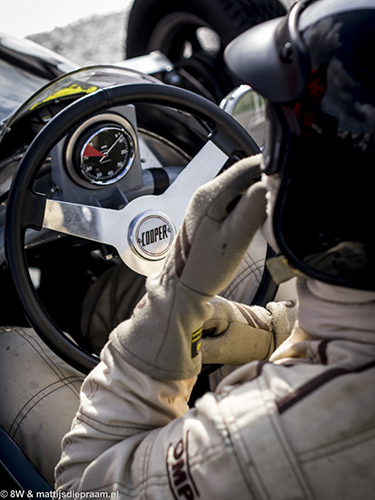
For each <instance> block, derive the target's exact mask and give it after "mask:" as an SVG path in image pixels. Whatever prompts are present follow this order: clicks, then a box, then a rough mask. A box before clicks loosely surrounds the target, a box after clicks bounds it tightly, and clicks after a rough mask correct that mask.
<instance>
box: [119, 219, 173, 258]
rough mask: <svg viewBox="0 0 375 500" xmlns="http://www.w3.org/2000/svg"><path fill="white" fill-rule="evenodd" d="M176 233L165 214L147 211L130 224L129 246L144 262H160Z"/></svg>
mask: <svg viewBox="0 0 375 500" xmlns="http://www.w3.org/2000/svg"><path fill="white" fill-rule="evenodd" d="M176 232H177V231H176V228H175V226H174V224H173V222H172V220H171V219H170V218H169V217H168V216H167V215H166V214H164V213H162V212H154V211H147V212H144V213H142V214H140V215H139V216H138V217H136V218H135V219H133V221H132V223H131V224H130V227H129V234H128V240H129V245H130V248H131V249H132V250H133V251H134V252H135V253H136V254H137V255H138V256H140V257H141V258H143V259H145V260H151V261H154V260H161V259H163V258H164V257H165V255H166V254H167V253H168V251H169V249H170V248H171V245H172V243H173V240H174V238H175V235H176Z"/></svg>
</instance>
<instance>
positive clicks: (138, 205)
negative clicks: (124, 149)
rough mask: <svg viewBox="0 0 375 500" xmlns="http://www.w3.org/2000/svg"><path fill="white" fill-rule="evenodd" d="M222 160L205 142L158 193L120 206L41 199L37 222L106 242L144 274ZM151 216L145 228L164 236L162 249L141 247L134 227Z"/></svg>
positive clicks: (156, 264)
mask: <svg viewBox="0 0 375 500" xmlns="http://www.w3.org/2000/svg"><path fill="white" fill-rule="evenodd" d="M227 160H228V156H227V155H226V154H225V153H223V151H221V149H219V148H218V147H217V146H216V145H215V144H214V143H213V142H211V141H208V142H207V143H206V144H205V145H204V146H203V148H202V149H201V150H200V151H199V152H198V154H197V155H196V156H195V157H194V158H193V159H192V160H191V161H190V162H189V163H188V165H187V166H186V167H185V169H184V170H183V171H182V172H181V174H180V175H179V176H178V177H177V179H176V180H175V181H174V182H173V184H171V186H170V187H169V188H168V189H167V190H166V191H165V192H164V193H163V194H162V195H159V196H154V195H149V196H142V197H139V198H135V199H134V200H132V201H131V202H130V203H128V204H127V205H126V206H125V207H124V208H122V209H121V210H111V209H107V208H101V207H95V206H90V205H79V204H76V203H69V202H65V201H58V200H46V208H45V213H44V219H43V227H44V228H45V229H50V230H54V231H58V232H60V233H64V234H69V235H71V236H76V237H80V238H85V239H88V240H92V241H96V242H100V243H104V244H106V245H111V246H113V247H115V248H116V249H117V251H118V253H119V255H120V257H121V259H122V260H123V261H124V262H125V264H126V265H127V266H129V267H130V268H131V269H133V270H134V271H136V272H138V273H139V274H144V275H146V276H148V275H150V274H152V273H153V272H157V271H158V270H159V269H160V268H161V267H162V265H163V260H164V258H165V257H166V255H167V253H168V250H169V248H170V246H171V243H172V240H173V238H174V236H175V234H176V233H177V231H178V229H179V228H180V226H181V224H182V221H183V218H184V216H185V212H186V209H187V207H188V204H189V202H190V199H191V197H192V195H193V193H194V192H195V191H196V189H197V188H198V187H199V186H201V185H202V184H204V183H206V182H208V181H209V180H210V179H212V178H214V177H215V176H216V175H217V174H218V173H219V172H220V170H221V169H222V168H223V166H224V165H225V163H226V162H227ZM152 218H154V220H155V224H156V226H155V228H153V229H151V230H152V231H155V230H157V237H158V238H159V241H160V240H161V239H165V240H168V241H165V242H163V243H164V245H162V251H160V245H159V247H158V251H154V253H152V252H149V251H147V250H145V251H143V250H144V246H145V245H146V240H145V241H143V244H142V239H145V238H149V235H148V234H146V233H147V229H145V230H144V231H143V233H142V230H140V231H138V233H137V231H134V228H138V227H140V225H141V224H142V222H143V219H145V220H150V219H152ZM155 224H154V225H155ZM164 226H166V227H164ZM148 227H149V226H148ZM159 227H160V228H161V229H160V234H159ZM149 231H150V229H149ZM163 231H164V232H163ZM143 235H145V236H143ZM152 238H154V235H152Z"/></svg>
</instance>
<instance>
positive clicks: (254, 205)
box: [222, 182, 267, 248]
mask: <svg viewBox="0 0 375 500" xmlns="http://www.w3.org/2000/svg"><path fill="white" fill-rule="evenodd" d="M266 192H267V191H266V188H265V187H264V185H263V184H262V183H260V182H257V183H255V184H253V185H252V186H251V187H250V188H249V189H248V190H247V191H246V192H245V193H244V194H243V195H242V196H241V199H240V200H239V201H238V203H237V205H236V206H235V207H234V208H233V210H232V212H231V213H230V214H229V215H228V217H227V218H226V219H225V220H224V221H223V227H222V231H223V233H224V234H236V240H240V239H241V236H242V238H243V239H244V240H245V244H246V248H248V246H249V245H250V243H251V240H252V239H253V237H254V235H255V233H256V231H257V230H258V229H259V228H260V227H261V226H262V224H263V222H264V220H265V218H266V206H267V202H266Z"/></svg>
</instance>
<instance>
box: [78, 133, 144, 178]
mask: <svg viewBox="0 0 375 500" xmlns="http://www.w3.org/2000/svg"><path fill="white" fill-rule="evenodd" d="M133 149H134V148H133V139H132V138H131V136H130V135H129V134H128V133H127V132H126V130H125V129H123V128H121V127H120V126H117V125H105V126H103V127H101V128H99V129H95V130H94V131H91V132H90V131H88V132H86V134H84V135H83V137H81V138H80V140H79V141H78V142H77V145H76V154H77V155H78V158H77V157H76V166H77V167H78V169H79V172H78V173H79V174H80V175H81V176H82V177H83V178H85V179H87V180H88V181H89V182H92V183H94V184H99V185H103V184H111V183H113V182H116V181H117V180H119V179H120V178H121V177H122V176H123V175H125V174H126V172H127V170H128V169H129V168H130V164H131V159H132V157H133Z"/></svg>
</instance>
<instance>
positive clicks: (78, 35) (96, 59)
mask: <svg viewBox="0 0 375 500" xmlns="http://www.w3.org/2000/svg"><path fill="white" fill-rule="evenodd" d="M129 11H130V6H129V7H128V8H126V9H124V11H122V12H119V13H116V14H110V15H106V16H94V17H91V18H89V19H84V20H81V21H77V22H76V23H72V24H69V25H68V26H66V27H64V28H56V29H54V30H53V31H49V32H45V33H37V34H35V35H30V36H29V37H27V38H29V39H30V40H33V41H34V42H36V43H39V44H40V45H43V46H44V47H46V48H48V49H51V50H53V51H54V52H57V53H58V54H61V55H62V56H64V57H66V58H67V59H70V60H71V61H73V62H75V63H76V64H78V65H80V66H85V65H89V64H106V63H115V62H118V61H121V60H123V59H124V53H125V33H126V26H127V20H128V16H129Z"/></svg>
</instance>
